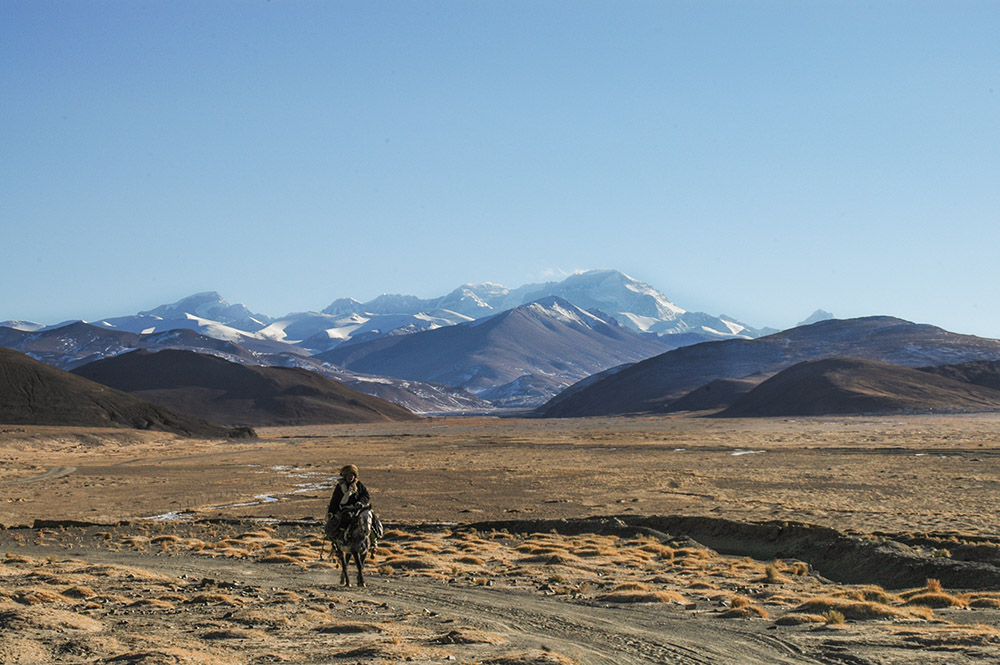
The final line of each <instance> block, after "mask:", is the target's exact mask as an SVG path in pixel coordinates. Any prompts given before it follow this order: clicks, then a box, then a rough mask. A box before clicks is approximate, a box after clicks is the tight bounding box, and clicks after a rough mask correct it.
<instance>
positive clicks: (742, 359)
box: [536, 316, 1000, 418]
mask: <svg viewBox="0 0 1000 665" xmlns="http://www.w3.org/2000/svg"><path fill="white" fill-rule="evenodd" d="M834 356H850V357H858V358H868V359H871V360H879V361H882V362H889V363H892V364H896V365H903V366H905V367H923V366H928V365H944V364H954V363H960V362H968V361H974V360H997V359H1000V340H995V339H986V338H982V337H975V336H973V335H959V334H956V333H951V332H948V331H946V330H942V329H941V328H937V327H935V326H929V325H922V324H916V323H911V322H909V321H903V320H902V319H897V318H893V317H889V316H873V317H866V318H860V319H844V320H841V319H831V320H829V321H821V322H819V323H814V324H812V325H807V326H799V327H798V328H792V329H791V330H785V331H782V332H780V333H775V334H774V335H768V336H767V337H761V338H758V339H753V340H724V341H719V342H705V343H703V344H695V345H694V346H686V347H683V348H680V349H675V350H673V351H668V352H666V353H662V354H660V355H658V356H654V357H652V358H648V359H646V360H643V361H642V362H638V363H635V364H634V365H631V366H629V367H626V368H625V369H623V370H621V371H620V372H615V373H612V374H610V375H608V376H605V377H604V378H602V379H601V380H599V381H595V382H593V383H591V384H589V385H587V386H586V387H584V388H582V389H579V390H576V391H575V392H574V393H573V394H571V395H570V396H568V397H566V398H560V396H556V398H554V399H553V400H551V401H550V402H549V403H548V404H545V405H543V406H542V407H540V408H539V409H538V410H537V412H536V413H537V415H540V416H543V417H556V418H570V417H576V416H598V415H614V414H624V413H648V412H662V411H664V410H666V409H667V408H668V407H669V406H670V404H671V403H672V402H674V401H676V400H678V399H680V398H681V397H683V396H684V395H685V394H687V393H688V392H690V391H692V390H694V389H695V388H698V387H699V386H703V385H705V384H707V383H709V382H710V381H714V380H716V379H722V378H742V377H746V376H750V375H752V374H756V373H762V374H774V373H776V372H779V371H781V370H783V369H786V368H788V367H791V366H792V365H794V364H796V363H799V362H803V361H807V360H819V359H821V358H830V357H834Z"/></svg>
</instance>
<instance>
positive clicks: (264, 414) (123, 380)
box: [73, 350, 417, 425]
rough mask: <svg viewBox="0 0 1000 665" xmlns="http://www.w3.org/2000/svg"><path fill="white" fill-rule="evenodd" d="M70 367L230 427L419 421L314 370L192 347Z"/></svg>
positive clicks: (120, 357) (125, 389) (100, 381)
mask: <svg viewBox="0 0 1000 665" xmlns="http://www.w3.org/2000/svg"><path fill="white" fill-rule="evenodd" d="M73 372H74V373H75V374H78V375H80V376H84V377H86V378H88V379H91V380H93V381H97V382H99V383H103V384H105V385H108V386H112V387H114V388H117V389H119V390H123V391H126V392H128V393H131V394H133V395H135V396H137V397H141V398H143V399H147V400H149V401H151V402H156V403H157V404H163V405H164V406H167V407H169V408H172V409H176V410H178V411H183V412H184V413H191V414H194V415H197V416H200V417H202V418H207V419H211V420H213V421H215V422H222V423H227V424H232V425H307V424H330V423H362V422H377V421H393V420H416V419H417V416H415V415H414V414H413V413H411V412H410V411H407V410H406V409H404V408H403V407H401V406H398V405H396V404H393V403H391V402H387V401H385V400H382V399H379V398H378V397H372V396H371V395H366V394H364V393H361V392H358V391H356V390H353V389H351V388H348V387H347V386H345V385H343V384H342V383H340V382H338V381H333V380H331V379H327V378H326V377H323V376H320V375H319V374H316V373H315V372H310V371H308V370H304V369H299V368H296V367H259V366H255V365H241V364H238V363H232V362H229V361H227V360H224V359H222V358H219V357H217V356H209V355H203V354H200V353H194V352H193V351H180V350H166V351H160V352H158V353H152V352H150V351H145V350H139V351H132V352H130V353H126V354H123V355H120V356H115V357H114V358H108V359H106V360H100V361H97V362H94V363H90V364H89V365H84V366H83V367H79V368H77V369H75V370H73Z"/></svg>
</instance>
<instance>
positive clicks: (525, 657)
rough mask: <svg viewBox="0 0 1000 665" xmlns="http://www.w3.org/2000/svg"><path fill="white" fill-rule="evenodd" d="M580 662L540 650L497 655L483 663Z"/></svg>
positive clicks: (541, 664) (553, 664) (533, 664)
mask: <svg viewBox="0 0 1000 665" xmlns="http://www.w3.org/2000/svg"><path fill="white" fill-rule="evenodd" d="M579 663H580V661H578V660H574V659H572V658H567V657H566V656H563V655H561V654H557V653H553V652H551V651H539V650H532V651H525V652H523V653H515V654H508V655H505V656H497V657H495V658H487V659H486V660H484V661H482V664H483V665H579Z"/></svg>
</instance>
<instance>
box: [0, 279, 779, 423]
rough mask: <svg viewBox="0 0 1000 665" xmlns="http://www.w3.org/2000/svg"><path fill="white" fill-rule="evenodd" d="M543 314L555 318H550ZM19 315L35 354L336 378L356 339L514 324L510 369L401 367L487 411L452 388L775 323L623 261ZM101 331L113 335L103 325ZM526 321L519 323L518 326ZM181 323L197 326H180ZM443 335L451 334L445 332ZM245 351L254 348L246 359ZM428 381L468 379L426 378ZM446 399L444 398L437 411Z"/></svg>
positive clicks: (0, 335)
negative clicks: (321, 297) (158, 351)
mask: <svg viewBox="0 0 1000 665" xmlns="http://www.w3.org/2000/svg"><path fill="white" fill-rule="evenodd" d="M515 311H516V312H517V313H516V315H514V316H513V319H512V320H517V319H524V318H525V317H527V318H531V317H532V316H533V317H535V321H534V323H533V324H532V326H526V325H524V324H523V323H524V322H523V321H522V325H521V326H520V327H517V326H513V325H511V324H510V323H509V322H508V324H505V325H503V326H500V325H499V324H500V323H501V322H503V321H506V319H504V318H498V317H500V316H502V315H504V314H505V313H510V312H515ZM507 318H510V317H509V316H508V317H507ZM543 320H544V321H545V323H544V324H543V323H540V322H541V321H543ZM8 323H10V324H12V325H8V326H7V327H0V345H4V346H11V347H12V348H22V349H24V350H25V351H27V352H28V353H30V354H31V355H33V356H34V357H36V358H39V359H44V360H46V361H47V362H51V363H52V364H56V365H57V366H63V367H65V366H77V365H79V364H82V363H85V362H88V361H91V360H96V359H98V358H101V357H110V356H112V355H115V354H118V353H122V352H124V351H125V350H129V349H133V348H186V349H190V350H196V351H202V350H203V349H204V350H205V351H206V352H208V353H214V354H216V355H222V356H223V357H227V359H233V360H236V361H238V362H251V363H273V364H290V365H294V366H302V365H313V367H312V369H314V371H321V372H323V373H325V374H327V375H328V376H329V375H330V373H331V372H334V373H335V372H336V371H340V370H339V368H332V366H331V365H330V364H329V363H325V362H324V359H323V358H320V359H316V358H315V357H314V356H316V355H317V354H325V353H326V352H330V351H336V350H338V349H348V348H350V349H351V351H350V353H351V354H354V353H355V352H357V351H358V349H360V348H362V347H363V348H366V349H369V348H373V347H371V346H370V345H371V344H373V343H374V342H378V343H379V344H380V345H383V346H384V347H385V348H389V347H394V348H395V347H397V346H398V349H405V348H408V347H407V346H406V344H408V343H404V344H402V345H399V344H400V340H401V339H403V338H407V337H411V336H419V335H426V334H428V333H438V332H439V331H443V330H448V329H451V328H456V327H458V328H462V327H463V326H465V327H466V328H463V329H462V330H460V331H458V333H456V334H457V335H458V336H459V337H461V336H468V330H469V329H471V328H472V327H474V326H478V325H481V326H483V327H482V328H481V329H482V330H490V329H492V328H493V327H499V328H500V329H501V330H502V331H505V332H504V335H506V337H505V339H506V340H507V341H506V342H505V344H507V345H508V346H507V347H505V348H504V349H502V350H501V351H500V356H501V357H504V358H507V360H508V361H509V363H508V364H509V366H506V367H500V365H502V363H499V364H498V362H497V361H496V360H497V359H496V358H491V357H489V354H490V353H492V352H493V351H495V349H493V350H491V351H484V352H483V354H481V355H475V357H469V358H464V359H462V360H461V363H460V364H463V366H464V369H463V370H462V372H464V374H463V375H462V376H459V375H457V374H455V375H448V376H447V377H444V376H442V377H437V375H436V374H434V373H433V372H428V373H427V377H426V378H420V379H416V378H415V376H417V375H414V374H405V373H403V374H397V376H399V377H402V378H397V379H391V380H390V382H391V383H392V387H391V391H395V393H396V394H399V395H401V396H402V398H403V399H411V398H410V397H408V396H409V395H412V394H413V393H414V391H417V392H420V393H423V394H425V395H427V399H426V402H425V403H426V405H427V406H425V407H423V408H421V407H420V406H414V405H413V404H410V403H407V404H405V405H406V406H408V407H409V408H411V409H414V410H418V411H430V410H448V409H451V408H468V407H469V405H470V404H476V406H475V407H474V408H477V409H478V406H482V405H483V404H484V403H483V402H481V401H479V399H478V398H477V397H474V396H473V395H471V394H469V393H462V394H456V395H449V394H448V391H449V390H452V391H456V390H457V391H458V392H459V393H461V391H462V389H464V388H469V389H470V390H472V391H473V392H475V393H478V395H479V396H481V397H483V398H485V399H488V400H491V401H499V402H500V403H502V404H505V405H525V404H533V403H538V401H539V400H541V399H544V398H547V397H549V396H551V395H552V394H554V392H555V391H558V390H560V389H561V388H563V387H565V386H567V385H569V384H570V383H572V382H574V381H576V380H578V379H581V378H583V377H584V376H586V375H587V374H588V373H591V372H594V371H601V370H603V369H606V368H607V367H610V366H612V365H618V364H621V363H626V362H634V361H635V360H638V359H640V358H644V357H646V356H647V355H648V354H651V353H657V352H660V351H662V350H665V349H670V348H676V347H680V346H685V345H689V344H695V343H698V342H703V341H707V340H717V339H726V338H743V339H750V338H754V337H757V336H759V335H761V334H763V333H764V332H765V331H761V330H755V329H753V328H751V327H749V326H747V325H745V324H743V323H740V322H739V321H736V320H734V319H732V318H730V317H726V316H713V315H710V314H706V313H703V312H690V311H687V310H685V309H683V308H681V307H679V306H678V305H676V304H674V303H673V302H671V301H670V299H669V298H667V297H666V295H664V294H663V293H662V292H660V291H658V290H656V289H654V288H653V287H652V286H650V285H648V284H645V283H643V282H640V281H639V280H636V279H634V278H632V277H629V276H628V275H626V274H624V273H622V272H619V271H616V270H590V271H585V272H580V273H577V274H574V275H570V276H569V277H567V278H566V279H564V280H562V281H553V282H547V283H544V284H527V285H524V286H521V287H518V288H516V289H510V288H507V287H506V286H503V285H500V284H495V283H491V282H484V283H469V284H464V285H462V286H460V287H458V288H456V289H454V290H453V291H451V292H450V293H447V294H445V295H443V296H440V297H435V298H427V299H422V298H418V297H416V296H411V295H401V294H384V295H381V296H379V297H377V298H374V299H373V300H370V301H368V302H365V303H362V302H360V301H358V300H355V299H353V298H345V297H342V298H339V299H336V300H334V301H332V302H331V303H330V305H329V306H327V307H326V308H324V309H323V310H322V311H309V312H298V313H292V314H287V315H285V316H283V317H279V318H274V317H272V316H269V315H266V314H258V313H255V312H253V311H251V310H250V309H249V308H247V307H246V306H245V305H242V304H231V303H229V302H227V301H226V300H225V299H224V298H223V297H222V296H221V295H219V294H218V293H216V292H212V291H210V292H204V293H197V294H195V295H192V296H189V297H187V298H183V299H181V300H178V301H177V302H174V303H171V304H167V305H161V306H159V307H155V308H153V309H149V310H145V311H142V312H139V313H138V314H134V315H129V316H114V317H108V318H105V319H100V320H98V321H93V322H91V323H90V325H89V326H86V327H83V328H81V327H79V326H77V327H67V325H68V324H69V323H71V322H67V323H63V324H60V325H56V326H45V327H41V326H38V325H34V324H29V323H25V322H13V321H12V322H8ZM80 324H81V325H83V324H82V322H80ZM598 324H599V325H600V326H604V329H605V330H613V331H614V334H613V335H610V334H605V333H597V332H595V328H594V326H596V325H598ZM560 326H561V327H562V328H561V329H560V334H558V335H555V337H554V338H553V337H550V336H546V335H540V334H538V331H539V330H541V329H548V333H552V331H553V330H554V329H555V328H559V327H560ZM63 328H66V329H65V330H63ZM94 329H98V330H101V331H104V332H106V333H108V335H100V334H97V333H96V332H95V330H94ZM515 329H516V330H518V332H517V333H512V332H511V331H512V330H515ZM50 331H51V332H53V334H51V335H48V334H45V335H41V336H39V337H31V338H30V339H28V336H29V335H37V334H40V333H48V332H50ZM181 333H187V334H186V335H181V336H178V335H180V334H181ZM625 333H629V334H630V335H632V337H629V336H628V335H626V334H625ZM192 335H194V336H197V337H203V338H204V339H205V340H215V341H218V342H219V344H224V345H225V344H228V345H232V346H233V347H234V349H239V350H238V351H233V352H230V351H229V350H226V349H210V348H205V347H210V346H211V344H210V343H208V342H205V341H204V340H198V339H196V338H194V337H192ZM518 335H521V337H520V338H518ZM595 335H596V337H597V338H601V337H602V336H603V337H604V341H603V342H602V343H600V344H597V345H596V346H595V341H594V339H589V338H592V337H594V336H595ZM574 336H576V337H574ZM158 337H161V338H158ZM444 338H445V336H444V334H443V333H441V334H439V335H438V336H437V337H435V338H434V339H437V340H440V339H444ZM555 338H559V339H561V341H560V342H559V343H558V344H557V343H555V342H554V341H553V339H555ZM571 338H572V339H576V342H575V343H578V344H579V345H580V348H579V349H577V351H573V350H571V349H569V348H568V347H571V346H573V343H568V342H567V341H566V340H567V339H571ZM585 338H588V339H585ZM637 340H641V343H638V342H637ZM602 344H603V346H602ZM535 345H537V348H534V346H535ZM376 346H378V345H376ZM486 346H488V345H486ZM28 347H30V348H28ZM599 347H600V348H599ZM619 347H621V348H622V349H625V351H621V350H620V348H619ZM378 348H381V347H378ZM484 348H486V347H484ZM581 349H590V350H589V353H591V354H592V357H586V356H587V353H588V351H581ZM637 349H639V350H637ZM453 351H454V349H447V348H443V347H442V348H440V349H437V350H436V351H435V352H440V353H443V354H445V356H447V355H448V354H449V353H452V352H453ZM418 353H423V352H418ZM243 354H246V355H245V356H244V357H239V356H243ZM349 355H350V354H349ZM442 357H443V356H442ZM394 362H395V361H394ZM414 362H418V363H419V362H426V363H428V364H429V366H433V365H436V364H440V360H438V359H435V358H433V357H431V358H422V359H420V360H419V361H414ZM360 371H363V372H366V373H367V374H368V375H370V376H368V377H360V376H356V377H355V378H354V379H352V380H356V381H358V382H367V383H368V384H370V386H372V387H375V386H383V385H388V384H381V383H380V380H381V379H380V378H379V377H380V376H384V375H386V374H391V372H389V371H387V370H385V369H370V370H360ZM418 375H419V376H421V377H423V376H424V375H423V374H418ZM334 378H341V377H339V376H338V377H334ZM343 378H344V379H345V380H346V379H347V377H343ZM427 380H431V381H440V382H441V383H443V384H447V386H456V387H457V388H449V387H447V386H445V387H427V386H425V385H421V384H419V381H427ZM401 381H409V382H410V384H412V385H411V386H406V385H402V384H401V383H400V382H401ZM360 389H361V390H365V389H364V388H360ZM379 390H381V391H382V392H383V393H384V392H385V391H386V390H388V389H387V388H382V387H380V388H379ZM365 391H366V392H373V394H379V393H378V392H374V391H371V390H365ZM390 399H392V398H391V397H390ZM421 399H423V398H421ZM435 405H443V407H442V408H440V409H438V408H437V407H436V406H435ZM486 406H487V407H488V405H486Z"/></svg>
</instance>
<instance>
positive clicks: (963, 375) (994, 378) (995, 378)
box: [920, 360, 1000, 390]
mask: <svg viewBox="0 0 1000 665" xmlns="http://www.w3.org/2000/svg"><path fill="white" fill-rule="evenodd" d="M920 369H921V370H922V371H924V372H930V373H931V374H937V375H938V376H944V377H947V378H949V379H956V380H958V381H964V382H966V383H973V384H975V385H977V386H983V387H984V388H993V389H994V390H1000V361H996V360H979V361H975V362H968V363H959V364H958V365H940V366H938V367H921V368H920Z"/></svg>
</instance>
